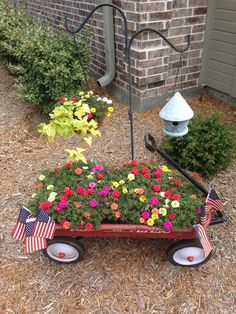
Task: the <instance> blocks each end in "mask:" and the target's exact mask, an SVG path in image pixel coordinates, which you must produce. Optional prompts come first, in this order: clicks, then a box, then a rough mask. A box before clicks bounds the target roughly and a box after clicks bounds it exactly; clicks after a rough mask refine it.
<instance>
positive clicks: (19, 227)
mask: <svg viewBox="0 0 236 314" xmlns="http://www.w3.org/2000/svg"><path fill="white" fill-rule="evenodd" d="M31 214H32V213H31V211H30V210H29V209H27V208H25V207H22V208H21V209H20V213H19V217H18V219H17V222H16V224H15V226H14V228H13V230H12V232H11V237H12V238H14V239H16V240H19V241H23V240H24V239H25V229H26V219H27V218H28V217H29V216H30V215H31Z"/></svg>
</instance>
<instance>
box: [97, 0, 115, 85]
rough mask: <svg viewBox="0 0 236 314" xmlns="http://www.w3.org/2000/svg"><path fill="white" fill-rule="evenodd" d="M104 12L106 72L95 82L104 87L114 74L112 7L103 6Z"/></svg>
mask: <svg viewBox="0 0 236 314" xmlns="http://www.w3.org/2000/svg"><path fill="white" fill-rule="evenodd" d="M101 3H109V4H112V0H102V1H101ZM103 14H104V46H105V64H106V73H105V74H104V75H103V76H102V77H101V78H99V79H98V80H97V83H98V84H99V85H100V86H101V87H104V86H106V85H108V84H109V83H111V81H112V80H113V78H114V76H115V40H114V23H113V9H112V8H111V7H106V6H105V7H103Z"/></svg>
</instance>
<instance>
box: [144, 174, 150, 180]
mask: <svg viewBox="0 0 236 314" xmlns="http://www.w3.org/2000/svg"><path fill="white" fill-rule="evenodd" d="M143 176H144V177H145V178H146V179H150V178H151V176H150V174H149V173H144V174H143Z"/></svg>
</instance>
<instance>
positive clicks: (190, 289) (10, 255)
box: [0, 66, 236, 314]
mask: <svg viewBox="0 0 236 314" xmlns="http://www.w3.org/2000/svg"><path fill="white" fill-rule="evenodd" d="M99 92H100V91H99ZM113 100H114V103H115V105H116V111H115V113H114V114H113V115H112V117H111V118H110V119H107V120H106V121H105V122H104V124H103V126H102V127H101V132H102V137H101V138H96V139H95V141H94V143H93V145H92V147H91V148H90V149H89V150H88V152H87V157H88V158H89V159H92V160H94V161H113V162H123V161H127V160H129V159H130V156H131V153H130V135H129V134H130V130H129V122H128V114H127V107H126V106H125V105H124V104H123V103H122V102H120V101H118V100H117V99H115V98H113ZM190 105H191V106H192V108H193V110H194V111H195V112H202V113H204V114H210V113H212V112H216V111H217V112H223V114H224V117H225V121H226V122H227V123H235V110H234V109H232V108H231V107H230V106H229V105H227V104H224V103H222V102H220V101H218V100H216V99H214V98H211V97H209V96H207V95H204V96H203V99H202V101H200V98H199V97H194V98H192V100H191V102H190ZM0 110H1V111H0V117H1V120H0V121H1V123H0V132H1V136H0V147H1V149H0V162H1V181H0V191H1V198H0V205H1V206H0V260H1V262H0V313H17V314H21V313H44V314H47V313H51V314H52V313H66V314H68V313H72V314H74V313H82V314H87V313H91V314H92V313H96V314H100V313H102V314H106V313H107V314H108V313H109V314H110V313H119V314H120V313H122V314H123V313H132V314H133V313H150V314H151V313H158V314H159V313H160V314H161V313H168V314H171V313H173V314H178V313H179V314H183V313H186V314H189V313H214V314H217V313H230V314H231V313H236V305H235V304H236V303H235V292H236V291H235V279H236V258H235V256H236V255H235V243H236V237H235V227H236V224H235V219H236V206H235V203H236V182H235V174H236V163H232V164H231V165H230V166H229V167H228V169H227V171H225V172H222V173H220V174H219V175H217V176H216V177H215V178H214V179H213V180H212V181H211V182H209V186H211V187H214V188H216V190H217V191H219V192H220V195H221V197H222V199H223V202H224V203H225V212H226V214H227V217H228V222H227V223H226V224H224V225H223V224H221V225H217V226H212V227H211V228H210V231H209V234H210V238H211V242H212V245H213V247H214V253H213V257H212V258H211V259H210V260H209V261H208V262H207V263H205V264H203V265H201V266H200V267H197V268H182V267H174V266H173V265H171V264H169V263H168V262H167V261H166V256H165V250H166V248H167V247H168V245H169V244H170V243H171V242H170V241H168V240H165V241H164V240H159V241H154V240H142V239H139V240H131V239H84V240H83V244H84V245H85V247H86V249H87V253H86V256H85V259H84V260H83V261H81V262H80V263H77V264H72V265H67V266H66V265H59V264H55V263H54V262H52V261H50V260H48V259H47V258H46V257H44V256H43V255H42V253H40V252H38V253H35V254H32V255H25V254H24V253H23V248H22V243H18V242H16V241H14V240H13V239H11V238H10V232H11V230H12V228H13V225H14V223H15V221H16V218H17V215H18V209H19V206H21V205H24V204H25V205H26V204H27V200H28V199H29V197H30V196H31V194H32V191H33V188H34V183H35V180H36V178H37V177H38V176H39V175H40V173H41V171H42V170H43V169H44V168H46V167H49V166H52V165H55V164H56V163H57V164H62V163H64V160H65V157H66V156H67V153H66V152H65V151H64V149H65V148H70V147H75V146H77V145H78V144H79V143H80V139H79V138H78V137H72V138H69V139H67V140H64V139H57V140H56V141H55V142H53V143H52V144H49V143H48V142H47V140H46V138H44V137H39V135H38V134H37V131H36V129H37V125H38V124H39V122H41V121H42V120H45V119H46V117H45V116H43V115H42V114H41V113H40V112H39V111H38V110H37V109H35V108H31V107H29V106H28V105H26V104H24V103H23V102H21V101H19V100H18V99H17V98H16V92H15V89H14V81H13V78H12V77H11V76H9V74H8V73H7V71H6V70H5V69H4V67H2V66H0ZM158 112H159V109H155V110H151V111H148V112H145V113H135V114H134V122H135V125H134V130H135V157H136V158H137V159H138V160H141V159H143V160H148V159H154V158H155V159H157V158H158V159H159V157H157V156H154V155H152V154H151V153H149V152H148V151H147V150H146V149H145V147H144V142H143V136H144V135H145V134H146V133H148V132H150V133H151V134H153V135H154V136H155V137H156V139H157V141H160V139H161V136H162V135H161V133H162V132H161V128H162V126H161V122H160V119H159V117H158ZM83 145H84V144H83ZM159 160H160V162H162V161H161V159H159Z"/></svg>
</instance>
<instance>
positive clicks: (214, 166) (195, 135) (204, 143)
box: [161, 114, 236, 178]
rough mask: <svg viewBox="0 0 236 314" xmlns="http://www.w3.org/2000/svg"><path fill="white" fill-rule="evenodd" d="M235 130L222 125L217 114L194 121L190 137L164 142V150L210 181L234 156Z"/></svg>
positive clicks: (181, 163) (190, 129)
mask: <svg viewBox="0 0 236 314" xmlns="http://www.w3.org/2000/svg"><path fill="white" fill-rule="evenodd" d="M235 134H236V133H235V130H233V128H232V127H230V126H229V125H227V124H222V123H221V122H220V116H219V115H218V114H214V115H212V116H210V117H208V118H198V117H197V118H194V119H193V120H192V121H190V124H189V133H188V134H187V135H185V136H182V137H178V138H173V137H172V138H165V139H164V140H163V142H162V143H161V146H162V147H163V149H164V150H165V151H166V152H167V153H168V154H169V155H170V156H171V157H172V158H173V159H174V160H175V161H177V162H178V163H179V164H180V165H181V166H182V167H184V168H186V169H189V170H192V171H193V170H196V171H198V172H199V173H200V174H201V176H203V177H205V178H211V177H213V176H214V175H215V174H217V173H218V172H220V171H221V170H224V169H226V168H227V166H228V165H229V163H230V161H232V159H233V158H234V156H235Z"/></svg>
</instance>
